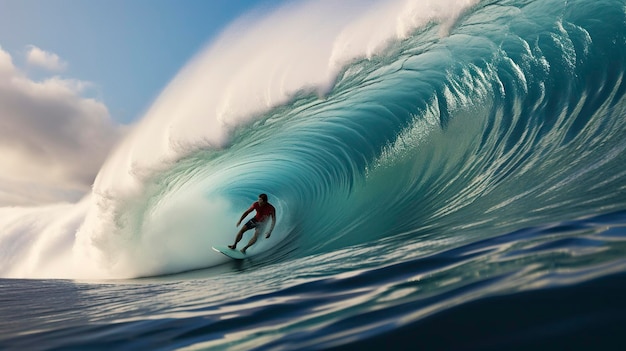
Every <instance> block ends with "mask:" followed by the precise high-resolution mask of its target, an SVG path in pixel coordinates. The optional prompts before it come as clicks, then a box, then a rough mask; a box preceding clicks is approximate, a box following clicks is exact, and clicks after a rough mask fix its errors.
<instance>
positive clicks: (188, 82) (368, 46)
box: [0, 0, 626, 350]
mask: <svg viewBox="0 0 626 351" xmlns="http://www.w3.org/2000/svg"><path fill="white" fill-rule="evenodd" d="M320 23H325V24H326V25H325V26H320V25H319V24H320ZM625 69H626V3H625V2H624V1H623V0H594V1H589V0H585V1H583V0H578V1H576V0H574V1H572V0H568V1H565V0H534V1H531V0H526V1H524V0H510V1H496V0H494V1H460V0H459V1H452V0H450V1H437V2H435V1H433V2H429V1H421V2H420V1H415V2H411V1H386V2H385V1H380V2H375V1H369V2H350V3H346V4H344V5H342V6H339V5H336V4H335V5H333V4H332V2H325V1H320V2H310V3H296V4H290V5H287V6H286V7H282V8H279V9H276V10H275V11H274V12H272V13H269V14H265V15H263V16H262V17H261V18H256V17H254V16H251V17H248V18H244V19H242V20H240V21H238V22H237V23H235V24H233V25H232V26H231V27H229V28H228V29H227V30H226V31H225V32H224V34H223V35H222V36H220V37H219V38H218V39H216V40H215V41H214V42H212V43H210V44H209V45H208V46H207V48H206V49H204V50H203V51H202V52H201V53H199V54H198V55H197V56H196V57H195V58H194V59H193V60H192V61H191V62H190V63H189V65H187V66H185V67H184V68H183V70H181V73H180V74H179V75H178V76H177V77H175V79H174V80H173V81H172V83H171V84H170V85H169V86H168V87H166V88H165V90H164V91H163V93H162V95H161V96H160V97H159V98H158V99H157V100H156V101H155V102H154V104H153V105H152V106H151V107H150V109H149V110H148V111H147V112H146V115H145V116H144V117H143V118H142V120H141V121H140V122H139V123H137V125H136V126H134V127H133V129H132V131H131V132H130V133H129V135H128V136H127V138H126V139H125V140H124V141H123V142H122V143H121V144H120V145H119V146H118V147H117V148H116V149H115V150H113V151H112V152H111V155H110V157H109V159H108V160H107V162H106V163H105V164H104V165H103V166H102V169H101V171H100V173H99V174H98V177H97V178H96V180H95V182H94V186H93V191H92V193H90V194H86V195H85V197H84V198H83V199H82V200H81V201H79V202H77V203H70V204H68V203H59V204H51V205H47V206H42V207H33V208H17V207H7V208H1V209H0V277H1V279H0V316H1V317H0V349H7V350H12V349H15V350H97V349H102V350H111V349H114V350H381V349H385V348H394V349H401V350H528V349H534V350H536V349H545V350H555V349H557V350H566V349H567V350H588V349H594V350H595V349H598V350H600V349H602V350H620V349H625V348H626V341H625V340H624V338H623V333H624V331H626V300H625V299H624V296H626V151H625V150H626V95H625V94H626V82H625V81H624V71H625ZM262 192H263V193H267V194H268V195H269V201H270V202H271V203H272V204H274V205H275V207H276V208H277V218H278V221H277V226H276V229H275V231H274V233H273V235H272V237H271V238H270V239H260V240H259V242H258V243H257V244H256V245H255V246H253V247H251V248H250V249H249V255H250V258H248V259H246V260H244V261H230V260H228V259H227V258H225V257H224V256H222V255H220V254H218V253H215V252H213V251H212V250H211V249H210V248H211V245H224V244H227V243H230V242H231V241H232V240H233V238H234V235H235V233H236V230H237V228H236V227H235V223H236V221H237V220H238V219H239V216H240V215H241V213H242V212H243V211H244V210H245V209H247V208H248V206H249V205H250V204H251V203H252V202H253V201H254V200H255V199H256V197H257V195H258V194H259V193H262ZM249 235H250V234H249V233H248V234H247V236H245V237H244V239H243V242H246V241H247V240H248V239H249Z"/></svg>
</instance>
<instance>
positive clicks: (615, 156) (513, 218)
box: [178, 1, 626, 255]
mask: <svg viewBox="0 0 626 351" xmlns="http://www.w3.org/2000/svg"><path fill="white" fill-rule="evenodd" d="M597 18H602V19H603V20H602V21H599V20H597ZM624 18H625V15H624V7H623V3H622V2H620V1H597V2H592V3H590V2H585V1H578V2H576V1H575V2H562V1H540V2H536V1H527V2H523V1H522V2H520V1H515V2H514V1H499V2H487V3H482V4H480V5H478V6H476V7H474V8H472V9H471V10H469V11H468V12H466V13H465V14H464V15H463V16H462V17H461V18H460V19H459V21H458V22H457V23H456V25H455V26H454V27H453V29H452V30H451V33H450V35H448V36H444V37H442V36H441V35H440V34H441V28H440V27H439V26H438V25H436V24H432V25H430V26H427V27H425V28H422V29H420V30H418V31H417V32H415V33H414V34H413V35H411V36H410V37H408V38H406V39H405V40H402V41H398V42H395V43H393V44H391V45H390V47H389V49H388V50H387V51H386V52H385V53H384V54H382V55H379V56H376V57H374V58H371V59H367V60H366V59H363V60H357V61H355V62H353V63H351V64H350V65H349V66H347V67H346V68H345V69H344V70H343V71H342V73H341V74H340V75H339V77H338V78H337V80H336V82H335V85H334V88H333V89H332V90H331V91H329V92H328V93H327V94H326V95H324V96H323V97H319V96H318V95H316V94H314V93H309V92H307V91H303V92H301V93H300V94H298V95H297V96H294V97H293V99H292V100H291V102H290V103H288V104H286V105H284V106H281V107H279V108H276V109H274V110H272V111H271V112H269V113H267V114H266V115H264V116H263V118H261V119H260V120H259V121H257V122H255V123H253V124H252V125H246V126H243V127H240V128H238V129H237V130H235V131H234V132H233V133H234V135H233V138H232V141H231V144H230V145H229V146H228V147H227V148H225V149H222V150H219V151H202V152H199V153H197V154H196V155H194V156H193V157H191V159H190V160H189V164H186V165H185V166H184V167H183V168H182V169H180V170H178V172H181V173H183V171H184V169H187V167H189V168H194V167H201V168H202V171H201V172H198V173H197V174H196V175H195V178H194V179H192V180H191V181H192V182H198V183H202V184H203V185H202V187H201V188H202V192H203V193H204V196H206V197H207V198H212V197H213V196H219V197H224V198H227V199H228V201H229V202H230V203H232V204H233V208H234V211H235V212H236V210H235V209H237V208H239V209H242V210H243V209H245V208H247V206H248V205H249V202H251V201H253V200H254V198H255V197H256V195H257V193H259V192H266V193H268V194H270V201H271V202H272V201H274V202H276V203H277V205H278V210H279V218H280V222H281V223H282V227H281V230H282V231H283V232H285V238H289V240H288V241H287V242H289V244H288V245H290V247H291V250H290V252H296V255H309V254H312V253H319V252H326V251H331V250H335V249H337V248H340V247H345V246H348V245H355V244H362V243H367V242H371V241H375V240H379V239H383V238H391V237H397V238H399V239H400V241H402V240H405V239H406V238H409V237H410V238H420V237H424V236H428V235H430V234H432V233H434V232H437V233H444V234H443V235H444V236H446V235H449V236H450V237H458V236H457V233H458V232H459V231H460V230H463V232H464V233H465V234H464V236H463V237H464V240H470V239H471V238H474V237H475V236H488V235H493V234H496V233H500V232H503V231H508V230H514V229H515V228H519V227H520V226H523V225H529V224H532V223H540V222H545V221H552V220H558V219H560V218H571V217H575V216H579V215H585V214H590V213H596V212H601V211H607V210H616V209H623V208H624V206H625V205H626V202H625V199H626V196H624V195H625V194H624V190H623V189H625V181H624V179H626V178H625V177H623V174H624V167H623V164H625V163H624V161H626V159H625V156H624V148H626V144H625V143H624V142H623V141H622V140H623V139H624V135H625V131H626V126H625V124H624V118H623V116H624V112H625V111H624V110H625V101H624V92H625V90H626V88H625V85H624V82H623V77H624V62H626V60H625V55H624V54H625V53H624V50H625V49H624V48H625V47H626V46H625V45H624V43H625V40H626V39H625V38H626V27H625V25H624V23H625V22H624ZM214 177H218V178H219V179H220V180H219V181H217V182H216V181H213V179H214ZM207 179H211V180H210V181H209V180H207ZM233 218H237V215H234V216H233ZM231 231H232V230H231ZM445 233H447V234H445Z"/></svg>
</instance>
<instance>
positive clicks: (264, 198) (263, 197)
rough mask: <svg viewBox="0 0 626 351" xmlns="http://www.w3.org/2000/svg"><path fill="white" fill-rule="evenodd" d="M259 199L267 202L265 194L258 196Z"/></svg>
mask: <svg viewBox="0 0 626 351" xmlns="http://www.w3.org/2000/svg"><path fill="white" fill-rule="evenodd" d="M259 197H260V198H261V199H263V201H265V202H267V194H260V195H259Z"/></svg>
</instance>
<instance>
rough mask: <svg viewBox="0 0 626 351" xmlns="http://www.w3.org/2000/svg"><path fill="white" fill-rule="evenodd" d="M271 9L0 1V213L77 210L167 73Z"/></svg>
mask: <svg viewBox="0 0 626 351" xmlns="http://www.w3.org/2000/svg"><path fill="white" fill-rule="evenodd" d="M280 3H284V1H279V0H210V1H209V0H207V1H203V0H187V1H175V0H130V1H127V0H83V1H81V0H0V207H1V206H16V205H17V206H31V205H41V204H45V203H54V202H57V201H77V200H78V199H80V198H81V197H82V196H83V195H84V194H85V193H86V192H88V191H89V190H90V187H91V184H92V183H93V180H94V177H95V174H96V173H97V172H98V170H99V169H100V167H101V165H102V162H103V161H104V160H105V159H106V158H107V156H108V155H109V152H110V151H111V149H112V148H113V147H115V145H116V144H117V143H118V142H119V141H120V140H121V139H122V138H123V136H124V135H125V134H126V133H127V130H128V128H129V127H130V126H132V125H133V124H134V122H136V121H138V120H140V119H142V117H143V116H144V114H145V112H146V110H147V109H149V108H150V107H151V105H152V104H153V102H154V101H155V99H156V98H157V97H158V96H159V94H160V93H161V92H162V91H163V89H165V88H166V86H167V85H168V84H169V83H170V82H171V81H172V80H173V79H174V78H175V77H176V75H177V73H179V71H180V70H181V69H182V68H183V67H185V66H186V65H187V64H188V62H189V61H190V60H191V59H192V58H193V57H194V56H195V55H197V54H198V53H199V52H201V51H203V49H204V48H206V47H207V46H209V45H210V44H211V42H212V40H213V39H215V38H216V37H217V36H219V35H220V33H221V32H222V31H223V30H224V29H225V28H226V27H227V26H228V25H229V23H231V22H233V21H234V20H236V19H237V18H239V17H240V16H243V15H245V14H248V13H250V12H251V11H255V12H254V13H255V14H257V15H259V16H260V15H261V14H262V13H264V12H269V11H270V10H272V9H273V8H275V7H276V6H277V5H278V4H280Z"/></svg>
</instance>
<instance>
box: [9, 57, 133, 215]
mask: <svg viewBox="0 0 626 351" xmlns="http://www.w3.org/2000/svg"><path fill="white" fill-rule="evenodd" d="M88 85H89V83H87V82H82V81H79V80H73V79H62V78H59V77H53V78H50V79H47V80H44V81H40V82H37V81H33V80H31V79H30V78H28V77H27V76H26V75H25V74H24V73H23V72H22V71H20V70H19V69H18V68H16V67H15V66H14V65H13V62H12V59H11V55H10V54H9V53H7V52H5V51H3V50H2V48H1V47H0V206H6V205H37V204H42V203H49V202H57V201H75V200H77V199H78V198H80V197H81V196H82V195H83V194H85V193H86V192H87V191H89V190H90V187H91V184H92V183H93V180H94V178H95V175H96V174H97V172H98V170H99V169H100V166H101V165H102V162H103V161H104V159H105V157H106V156H107V155H108V153H109V150H110V149H111V147H112V146H113V144H114V143H115V142H116V141H117V140H118V139H119V137H120V136H121V133H122V129H123V127H122V126H119V125H116V124H115V123H114V122H113V121H112V120H111V118H110V116H109V112H108V110H107V108H106V106H105V105H104V104H103V103H102V102H99V101H96V100H94V99H88V98H84V97H82V96H81V95H80V93H81V92H83V90H84V89H85V88H86V87H87V86H88Z"/></svg>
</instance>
